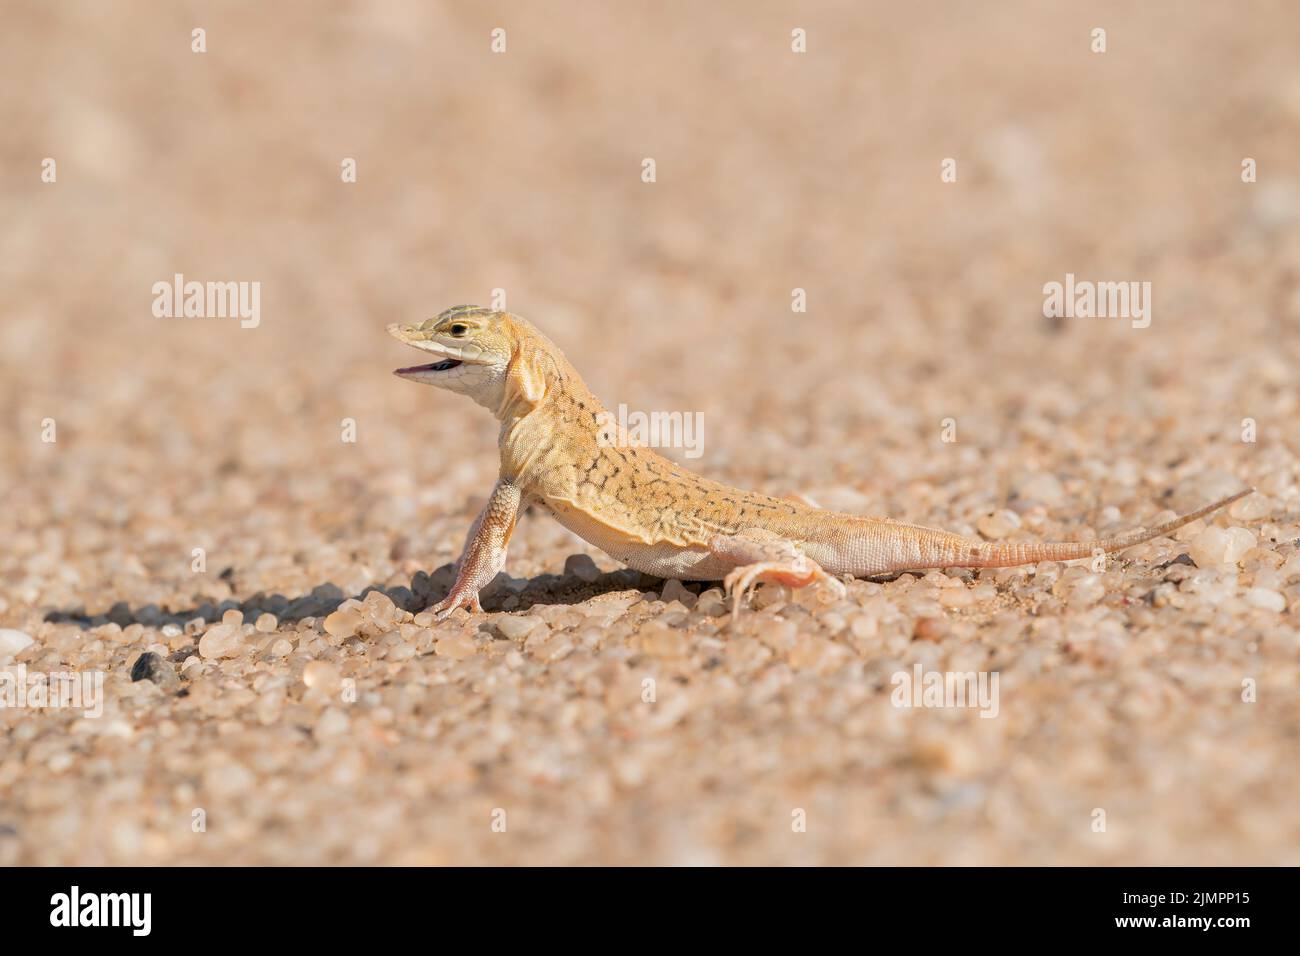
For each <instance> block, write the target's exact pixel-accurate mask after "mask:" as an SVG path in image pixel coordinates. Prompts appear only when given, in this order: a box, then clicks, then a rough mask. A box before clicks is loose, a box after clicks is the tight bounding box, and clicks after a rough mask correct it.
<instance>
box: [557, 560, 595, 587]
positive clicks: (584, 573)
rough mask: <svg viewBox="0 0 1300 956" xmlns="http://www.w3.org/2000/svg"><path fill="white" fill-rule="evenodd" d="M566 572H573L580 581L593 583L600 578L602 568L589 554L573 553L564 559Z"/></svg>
mask: <svg viewBox="0 0 1300 956" xmlns="http://www.w3.org/2000/svg"><path fill="white" fill-rule="evenodd" d="M564 573H565V574H566V575H567V574H571V575H573V576H574V577H575V578H577V579H578V580H579V581H584V582H586V583H587V584H592V583H593V582H595V581H596V580H598V579H599V578H600V573H601V572H600V568H599V567H597V566H596V562H595V561H593V560H592V559H591V555H589V554H571V555H569V556H568V557H567V558H565V559H564Z"/></svg>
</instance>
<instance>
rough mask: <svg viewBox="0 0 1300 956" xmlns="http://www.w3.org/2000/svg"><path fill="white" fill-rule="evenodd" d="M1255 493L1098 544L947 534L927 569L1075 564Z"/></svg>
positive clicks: (1173, 528)
mask: <svg viewBox="0 0 1300 956" xmlns="http://www.w3.org/2000/svg"><path fill="white" fill-rule="evenodd" d="M1254 490H1255V489H1254V488H1246V489H1244V490H1242V491H1239V492H1237V493H1236V494H1235V495H1229V496H1228V497H1227V498H1224V499H1222V500H1220V501H1216V502H1214V504H1210V505H1206V506H1205V507H1204V508H1198V509H1197V510H1196V511H1193V512H1190V513H1189V514H1185V515H1182V516H1181V517H1178V518H1175V519H1174V520H1173V521H1167V522H1165V523H1164V524H1162V525H1159V526H1157V527H1155V528H1151V529H1149V530H1143V531H1130V532H1129V533H1128V534H1121V535H1116V536H1115V537H1113V538H1098V539H1097V540H1095V541H1078V542H1066V541H1061V542H1035V541H1026V542H1019V541H1008V542H1004V543H999V542H988V541H972V540H971V539H969V538H963V537H961V536H960V535H944V536H943V537H942V538H940V539H939V540H938V541H934V540H932V541H931V544H932V546H937V550H939V551H940V553H939V554H936V555H935V558H936V560H935V562H934V563H933V564H926V565H924V566H925V567H928V568H1010V567H1015V566H1016V565H1020V564H1036V563H1038V562H1039V561H1072V560H1074V559H1076V558H1089V557H1092V556H1093V555H1094V554H1096V553H1097V552H1099V551H1100V552H1102V553H1104V554H1110V553H1111V552H1113V551H1123V550H1124V549H1125V548H1131V547H1133V546H1134V545H1135V544H1142V543H1143V542H1144V541H1150V540H1151V539H1152V538H1158V537H1160V536H1161V535H1166V534H1169V532H1171V531H1176V530H1177V529H1179V528H1181V527H1182V526H1183V525H1186V524H1191V523H1192V522H1193V521H1195V520H1196V519H1197V518H1204V517H1205V516H1206V515H1208V514H1211V513H1213V512H1215V511H1218V510H1219V509H1220V508H1224V507H1227V506H1228V505H1230V504H1232V503H1233V502H1234V501H1236V500H1237V499H1238V498H1244V497H1245V496H1246V495H1248V494H1250V493H1251V492H1253V491H1254Z"/></svg>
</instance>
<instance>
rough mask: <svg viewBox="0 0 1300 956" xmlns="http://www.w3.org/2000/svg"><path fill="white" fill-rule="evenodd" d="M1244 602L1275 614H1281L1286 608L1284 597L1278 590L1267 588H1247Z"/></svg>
mask: <svg viewBox="0 0 1300 956" xmlns="http://www.w3.org/2000/svg"><path fill="white" fill-rule="evenodd" d="M1246 603H1247V604H1250V605H1251V606H1253V607H1262V608H1263V609H1264V610H1266V611H1273V612H1275V613H1277V614H1281V613H1282V612H1283V611H1285V610H1286V598H1285V597H1283V596H1282V593H1281V592H1280V591H1274V590H1271V589H1269V588H1247V589H1246Z"/></svg>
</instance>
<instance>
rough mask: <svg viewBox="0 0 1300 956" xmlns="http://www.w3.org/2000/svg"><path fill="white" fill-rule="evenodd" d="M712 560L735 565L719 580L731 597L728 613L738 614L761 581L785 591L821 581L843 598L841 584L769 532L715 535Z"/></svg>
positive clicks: (791, 544) (793, 545)
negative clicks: (785, 588)
mask: <svg viewBox="0 0 1300 956" xmlns="http://www.w3.org/2000/svg"><path fill="white" fill-rule="evenodd" d="M709 551H710V552H711V553H712V554H713V556H714V557H716V558H720V559H722V560H724V561H728V562H731V563H732V564H734V565H735V568H734V569H732V570H731V571H730V572H729V573H728V574H727V576H726V577H725V578H723V579H722V587H723V590H724V591H725V592H726V593H727V594H730V595H731V613H732V615H733V616H734V615H737V614H739V613H740V602H741V599H742V598H744V597H745V596H746V595H747V594H749V593H750V592H751V591H753V590H754V589H755V588H756V587H758V585H759V584H761V583H763V582H764V581H771V582H773V583H778V584H785V585H788V586H789V587H794V588H802V587H807V586H808V585H810V584H812V583H813V582H815V581H824V582H826V583H827V584H829V585H831V586H832V587H834V588H835V590H836V592H837V593H838V594H839V595H840V596H841V597H843V596H844V594H845V593H846V590H845V587H844V584H843V582H841V581H840V580H838V579H837V578H836V577H835V576H834V575H832V574H830V573H829V572H827V571H826V570H825V569H824V568H823V567H822V566H821V565H820V564H818V563H817V562H816V561H814V560H813V559H812V558H810V557H808V555H806V554H804V552H803V548H801V547H800V546H799V545H798V544H797V543H795V542H794V541H791V540H789V539H788V538H783V537H781V536H780V535H778V534H774V533H772V532H770V531H762V530H759V529H751V530H748V531H742V532H740V533H739V534H730V535H716V536H714V537H713V538H712V539H711V540H710V541H709Z"/></svg>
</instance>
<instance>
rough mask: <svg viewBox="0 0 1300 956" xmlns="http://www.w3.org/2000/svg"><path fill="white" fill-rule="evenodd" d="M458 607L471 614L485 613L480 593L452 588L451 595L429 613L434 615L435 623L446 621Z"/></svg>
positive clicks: (430, 609)
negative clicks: (479, 596)
mask: <svg viewBox="0 0 1300 956" xmlns="http://www.w3.org/2000/svg"><path fill="white" fill-rule="evenodd" d="M458 607H463V608H464V609H465V610H467V611H469V613H471V614H482V613H483V605H482V604H480V603H479V600H478V592H474V593H470V592H467V591H457V590H456V589H455V588H452V589H451V593H450V594H448V595H447V596H446V597H445V598H443V599H442V600H441V601H439V602H438V603H437V604H435V605H434V606H433V607H431V608H429V613H430V614H432V615H433V619H434V620H435V621H445V620H447V618H449V617H451V615H452V612H453V611H455V610H456V608H458Z"/></svg>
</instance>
